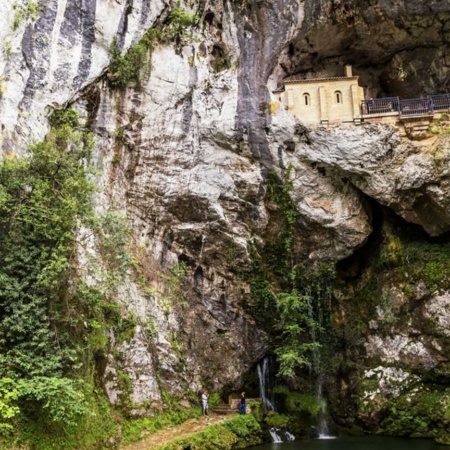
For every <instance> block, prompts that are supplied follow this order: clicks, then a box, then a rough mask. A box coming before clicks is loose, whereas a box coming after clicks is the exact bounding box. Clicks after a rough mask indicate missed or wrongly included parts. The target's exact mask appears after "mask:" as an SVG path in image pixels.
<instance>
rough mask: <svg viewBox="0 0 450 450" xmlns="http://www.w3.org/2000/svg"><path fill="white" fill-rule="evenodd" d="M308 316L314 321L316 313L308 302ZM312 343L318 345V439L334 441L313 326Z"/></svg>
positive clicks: (315, 363) (315, 361)
mask: <svg viewBox="0 0 450 450" xmlns="http://www.w3.org/2000/svg"><path fill="white" fill-rule="evenodd" d="M308 311H309V312H308V315H309V317H310V318H311V319H313V320H314V312H313V307H312V305H311V302H310V301H309V300H308ZM320 316H321V315H320V314H319V332H320V325H321V320H320V319H321V317H320ZM311 341H312V342H313V343H314V344H316V345H314V346H313V360H312V374H313V375H314V376H315V378H316V386H315V391H316V392H315V393H316V399H317V403H318V404H319V405H320V411H319V413H318V416H317V432H318V439H333V438H334V436H330V435H329V429H328V423H327V402H326V400H325V399H324V398H323V395H322V389H323V373H322V360H321V355H320V350H319V346H318V345H317V344H318V340H317V337H316V327H315V326H313V327H312V329H311Z"/></svg>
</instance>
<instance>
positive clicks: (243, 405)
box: [239, 392, 246, 414]
mask: <svg viewBox="0 0 450 450" xmlns="http://www.w3.org/2000/svg"><path fill="white" fill-rule="evenodd" d="M239 414H246V411H245V392H243V393H242V394H241V402H240V403H239Z"/></svg>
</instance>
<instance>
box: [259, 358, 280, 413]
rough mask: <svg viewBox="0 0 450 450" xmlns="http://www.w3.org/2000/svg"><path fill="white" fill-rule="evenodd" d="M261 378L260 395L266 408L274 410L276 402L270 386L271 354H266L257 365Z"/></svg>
mask: <svg viewBox="0 0 450 450" xmlns="http://www.w3.org/2000/svg"><path fill="white" fill-rule="evenodd" d="M256 371H257V373H258V380H259V395H260V397H261V399H262V401H263V403H264V409H265V410H266V412H267V411H273V410H275V408H274V402H273V399H271V389H270V388H271V386H270V356H265V357H264V358H263V359H262V360H261V361H260V362H259V363H258V364H257V366H256Z"/></svg>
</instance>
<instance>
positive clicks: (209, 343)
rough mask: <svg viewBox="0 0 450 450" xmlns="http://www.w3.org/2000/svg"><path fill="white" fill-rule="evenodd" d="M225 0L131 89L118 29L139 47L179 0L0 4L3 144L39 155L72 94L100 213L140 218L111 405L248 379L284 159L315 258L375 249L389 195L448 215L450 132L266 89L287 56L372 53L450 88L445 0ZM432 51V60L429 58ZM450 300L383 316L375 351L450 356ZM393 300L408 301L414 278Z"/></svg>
mask: <svg viewBox="0 0 450 450" xmlns="http://www.w3.org/2000/svg"><path fill="white" fill-rule="evenodd" d="M191 3H192V2H181V3H180V6H179V7H180V8H183V9H184V8H186V9H189V8H191V6H190V4H191ZM210 3H212V2H203V1H201V2H195V7H194V8H193V12H195V13H197V14H198V16H199V19H198V20H197V23H196V26H195V27H194V28H189V29H184V30H181V31H180V32H179V35H178V36H177V38H176V39H174V42H169V43H167V42H160V43H158V44H157V45H155V48H154V49H153V50H152V52H151V64H149V65H148V66H147V67H146V68H142V69H143V70H142V71H141V72H142V73H141V80H140V83H137V84H136V85H130V86H129V87H127V88H126V89H114V88H113V87H112V86H111V83H110V82H109V81H108V77H107V76H106V75H105V73H106V71H107V69H108V65H109V64H110V52H109V49H110V46H111V44H112V42H113V38H115V39H116V42H117V45H118V47H119V48H120V49H123V52H124V53H125V51H126V50H127V49H129V48H130V47H131V46H132V45H133V44H135V43H136V42H138V41H139V40H140V39H141V37H142V36H143V35H144V33H145V32H146V30H147V29H148V28H150V27H152V26H154V27H158V28H163V27H164V24H167V21H168V20H170V12H171V11H172V10H173V9H174V8H175V7H176V5H177V2H174V1H152V2H147V1H137V0H134V1H129V0H121V1H119V0H115V1H107V0H92V1H91V0H85V1H84V2H82V7H80V5H79V2H77V1H75V0H47V1H46V2H43V4H42V5H43V6H42V8H41V9H39V10H38V11H37V12H36V11H33V10H32V9H30V8H29V6H27V5H28V3H27V2H25V1H24V2H23V3H20V2H19V3H18V2H13V1H12V0H6V1H3V2H2V3H1V4H0V25H1V27H0V39H1V42H3V46H4V50H3V53H2V55H1V57H0V119H1V125H2V135H1V139H2V140H1V152H2V156H9V157H11V155H12V154H13V153H14V152H17V153H18V154H19V155H22V156H23V155H24V154H26V144H27V142H30V141H31V140H39V139H42V138H43V137H44V136H45V134H46V132H47V131H48V129H49V123H48V117H49V115H50V114H51V112H52V111H53V110H55V109H61V108H64V107H65V106H67V105H72V106H73V107H75V108H76V109H77V110H78V111H79V112H80V114H81V115H82V117H83V119H84V120H85V123H86V125H87V126H88V127H89V128H90V129H91V130H92V131H93V133H94V136H95V139H96V149H95V152H94V155H93V162H94V164H95V165H96V168H97V169H98V176H97V182H98V185H99V192H98V194H97V195H96V199H95V204H96V210H97V212H98V214H99V215H101V214H103V213H105V212H106V211H118V212H121V213H122V214H123V215H125V216H126V218H127V221H128V225H129V228H130V230H131V234H132V245H131V250H130V253H132V256H133V261H134V263H135V264H134V269H130V270H129V271H128V272H127V274H126V275H125V276H124V277H123V278H122V279H121V280H120V283H118V285H117V286H115V291H114V297H115V300H116V301H117V303H118V304H119V305H121V307H122V309H123V311H122V313H123V314H131V315H132V316H133V317H134V318H135V320H136V328H135V330H134V333H132V334H133V336H131V337H129V338H127V339H125V340H124V341H123V342H118V341H117V339H116V338H117V337H116V336H113V335H112V336H110V341H111V343H112V344H111V348H110V354H109V355H108V356H107V361H106V367H105V368H104V374H103V375H104V383H105V386H106V390H107V392H108V395H109V398H110V400H111V402H113V403H114V402H118V401H120V399H121V396H123V394H124V392H125V393H126V395H128V396H130V397H131V401H132V403H135V404H137V405H139V404H143V403H146V402H150V403H152V402H153V404H154V405H157V404H159V403H160V402H161V398H162V392H163V391H165V392H167V391H168V392H170V393H172V394H181V395H182V394H185V393H186V392H187V391H189V390H191V391H195V392H197V391H198V390H200V389H202V388H205V387H206V388H208V389H211V390H220V389H222V388H224V387H228V388H234V389H236V388H238V387H239V386H240V384H241V383H242V379H243V376H244V374H245V373H246V372H247V371H249V370H250V369H251V368H252V366H253V365H254V364H255V363H256V362H257V361H258V360H259V359H260V358H261V357H262V356H263V355H264V354H265V353H266V352H267V351H268V349H269V348H270V346H271V342H270V340H269V338H268V336H267V335H266V334H265V333H264V332H263V331H262V330H261V329H259V328H258V326H257V325H256V323H255V321H254V319H253V318H252V317H251V315H250V314H249V313H248V305H249V304H251V301H252V299H251V296H250V291H249V286H248V283H247V282H246V281H245V280H244V279H243V277H242V276H240V275H238V274H237V273H238V272H239V271H238V270H237V269H243V268H246V267H248V265H249V260H250V254H249V243H250V242H251V241H255V242H265V240H267V239H269V238H270V236H271V231H270V230H269V223H270V220H271V217H272V215H273V211H272V210H271V208H270V207H269V206H268V205H267V201H266V198H265V194H266V185H265V180H266V178H267V175H268V174H269V173H270V172H272V171H273V172H275V173H276V174H277V176H278V177H279V179H280V180H281V179H283V177H284V176H285V174H286V172H287V170H288V168H290V169H291V176H292V182H293V190H292V193H291V195H292V197H293V199H294V202H295V205H296V207H297V209H298V212H299V216H298V226H299V229H301V233H299V236H298V253H299V255H300V257H301V259H302V260H304V261H305V262H306V263H311V262H316V261H320V262H322V261H327V262H332V263H335V262H337V261H340V260H345V258H348V257H351V255H352V254H354V253H355V251H357V250H358V249H359V248H361V247H363V246H364V245H365V244H366V243H367V242H368V240H369V238H370V236H372V235H373V232H374V222H376V220H375V219H374V217H373V216H374V209H373V208H372V205H373V203H375V202H376V203H377V204H380V205H383V206H385V207H386V208H389V209H390V210H392V211H394V212H395V213H396V214H397V215H398V216H400V217H402V218H403V219H405V220H406V221H408V222H410V223H413V224H417V225H419V226H420V227H422V228H423V229H424V230H425V231H426V232H427V233H428V235H429V236H439V235H442V234H443V233H445V232H447V231H448V230H449V229H450V213H449V211H450V208H449V206H450V205H449V200H448V199H449V195H448V194H449V186H448V165H449V155H448V137H447V136H445V135H440V136H435V137H431V138H430V140H429V141H422V142H421V143H420V144H417V143H413V142H410V141H408V140H405V139H404V138H402V137H401V136H400V134H399V133H398V130H396V129H394V128H392V127H389V126H382V125H370V126H361V127H351V128H341V127H336V128H332V129H321V128H318V129H315V130H308V129H306V128H304V127H303V126H302V125H301V124H300V123H298V121H296V120H295V119H294V118H293V117H292V116H291V115H290V114H289V113H288V112H287V111H285V110H283V109H282V108H281V107H280V105H277V104H276V102H272V103H271V101H272V100H273V99H271V96H270V91H269V89H268V86H269V85H270V86H275V85H277V84H278V83H279V81H280V80H281V77H282V76H284V75H285V74H286V73H289V74H292V73H295V72H302V71H307V70H309V71H311V70H312V72H311V73H313V74H316V75H320V74H322V73H323V72H324V71H328V73H330V71H331V72H332V71H333V70H337V67H338V66H339V67H340V65H341V63H343V62H344V61H345V62H349V63H352V62H355V61H360V62H359V65H357V66H356V68H357V71H358V70H359V71H360V72H361V73H362V74H363V77H362V79H363V84H364V82H365V83H366V85H367V86H368V87H370V88H371V92H374V93H379V92H383V93H389V94H390V93H393V92H394V91H395V90H396V89H397V88H398V89H400V91H401V92H400V91H399V92H398V94H400V93H403V92H404V93H405V94H409V93H410V92H412V89H413V86H414V87H415V88H416V91H415V92H414V95H415V96H416V95H421V94H426V93H430V92H431V91H434V92H438V91H442V90H445V89H446V88H447V87H448V66H449V65H450V63H449V64H447V62H446V61H447V60H448V59H449V57H450V56H449V55H448V46H447V47H446V46H445V43H447V42H448V39H449V36H450V35H449V33H450V28H449V26H448V24H449V23H450V20H449V17H450V16H449V10H450V7H449V6H448V5H446V4H445V2H435V1H429V2H422V1H418V0H417V1H408V2H406V1H404V2H400V1H395V2H387V1H386V2H385V1H383V0H379V1H370V2H367V3H368V4H367V5H366V4H361V2H356V1H347V2H340V1H332V2H316V1H313V0H307V1H300V0H274V1H272V2H254V1H247V2H245V1H244V2H231V1H225V0H224V1H217V2H214V4H210ZM363 3H364V2H363ZM16 13H19V14H18V15H17V14H16ZM419 30H421V31H420V33H422V31H423V30H426V36H425V37H424V35H423V33H422V34H420V33H419ZM424 32H425V31H424ZM331 35H333V36H335V38H334V39H329V36H331ZM373 36H375V38H373ZM417 36H421V37H420V39H419V38H417ZM425 47H426V49H424V48H425ZM425 53H426V54H427V59H426V60H425V61H426V64H427V67H431V68H432V71H431V74H427V75H425V74H423V73H422V74H421V73H420V67H419V66H417V60H418V58H417V56H420V55H423V54H425ZM332 55H338V56H332ZM361 55H364V58H361ZM438 61H439V62H440V61H443V63H442V64H437V62H438ZM423 64H425V62H423ZM373 65H376V66H377V69H376V70H372V69H371V68H372V66H373ZM146 69H147V70H146ZM402 78H403V79H402ZM418 80H420V83H418ZM400 81H401V83H403V84H401V83H400ZM399 83H400V84H399ZM417 86H420V88H417ZM369 199H372V200H369ZM80 233H81V231H80ZM86 242H87V244H86V245H85V246H84V247H83V246H81V247H80V248H79V249H78V250H79V256H80V258H79V259H80V268H79V271H80V273H82V274H83V276H84V277H85V279H86V280H87V282H88V283H89V284H91V285H101V281H102V276H99V275H98V273H99V272H101V271H102V270H106V269H105V268H104V267H101V255H100V254H99V251H98V245H97V241H96V238H95V237H92V238H91V240H87V241H86ZM99 261H100V262H99ZM99 267H101V270H100V269H99ZM397 287H398V286H397ZM399 291H400V288H399ZM390 295H391V297H392V294H390ZM447 297H448V291H445V292H439V293H436V295H434V296H432V297H429V298H428V299H427V301H426V302H424V304H423V306H422V308H421V309H420V310H417V314H418V316H417V317H419V316H420V318H421V320H422V319H423V320H422V321H421V322H420V321H419V319H417V323H414V324H411V325H410V324H409V323H408V324H406V323H405V324H404V327H403V328H401V327H399V329H393V330H392V333H391V336H386V335H385V334H384V333H382V332H378V331H377V329H376V328H374V329H373V330H372V331H371V333H370V334H368V335H367V336H366V341H365V343H364V348H365V351H366V356H367V360H368V361H371V360H372V359H373V360H375V359H378V360H379V361H381V362H382V363H383V364H387V365H390V364H394V363H398V362H401V364H402V366H404V369H405V370H407V369H411V370H412V369H417V368H418V367H426V366H427V364H428V365H433V364H435V362H436V361H439V360H441V359H442V358H444V355H445V354H446V349H444V350H442V348H444V347H442V345H441V344H440V343H438V342H437V341H436V342H435V341H433V339H431V338H429V337H428V335H427V333H425V330H426V327H435V328H436V330H437V332H438V333H440V334H441V335H442V337H445V336H447V328H448V327H447V322H446V318H445V315H442V314H441V309H442V308H444V307H445V308H447V306H448V305H447V303H448V301H447V300H448V298H447ZM392 298H393V297H392ZM395 301H396V302H397V303H398V305H399V306H398V307H399V308H400V307H401V305H402V299H401V294H400V293H399V294H398V296H397V297H396V300H395ZM394 303H395V302H394ZM343 309H345V307H343ZM419 312H420V314H419ZM380 314H381V313H380ZM374 317H375V316H374ZM374 317H368V320H370V319H372V320H375V318H374ZM419 322H420V323H419ZM405 327H406V328H405ZM400 328H401V329H400ZM422 335H424V336H425V337H423V336H422ZM412 336H415V337H414V338H412ZM113 350H114V351H113ZM113 354H114V355H115V357H113ZM377 363H378V362H377ZM367 364H370V362H368V363H367ZM120 373H122V374H123V373H125V374H127V379H128V383H129V384H128V388H127V389H128V390H124V387H123V386H122V385H121V384H120V378H121V377H120Z"/></svg>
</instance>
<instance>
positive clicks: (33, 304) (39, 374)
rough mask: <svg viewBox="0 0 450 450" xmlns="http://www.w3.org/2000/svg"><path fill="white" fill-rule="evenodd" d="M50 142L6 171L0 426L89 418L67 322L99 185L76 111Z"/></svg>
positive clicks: (0, 220)
mask: <svg viewBox="0 0 450 450" xmlns="http://www.w3.org/2000/svg"><path fill="white" fill-rule="evenodd" d="M52 124H53V128H52V130H51V132H50V133H49V135H48V136H47V138H46V139H45V140H44V141H43V142H40V143H37V144H34V145H33V146H32V147H31V148H30V149H29V156H28V157H27V158H23V159H5V160H4V161H3V162H2V163H1V164H0V423H2V424H3V425H2V426H3V427H6V426H8V425H10V422H11V420H12V419H13V418H14V416H15V415H16V414H17V411H18V410H17V408H20V410H21V412H22V413H23V414H24V415H27V414H32V413H39V411H41V413H45V414H46V415H47V416H48V418H49V419H50V420H53V421H60V422H64V423H66V424H70V423H72V422H73V421H74V420H75V418H76V417H77V416H78V415H80V414H82V413H84V412H85V403H84V396H83V393H82V391H81V390H80V389H79V383H76V382H75V381H74V380H73V379H70V378H68V375H69V374H71V373H73V371H74V368H75V367H76V366H77V364H78V363H79V361H78V357H79V354H78V352H77V348H76V346H75V345H74V344H73V343H72V337H71V335H70V331H69V328H70V327H67V326H65V324H64V322H65V321H67V319H68V318H69V317H70V315H71V314H70V310H71V308H73V305H71V304H70V302H71V292H72V294H73V293H74V291H76V286H71V285H70V283H69V274H70V271H71V265H72V263H73V260H74V243H75V239H76V230H77V226H78V223H79V221H82V220H84V219H85V218H87V217H88V216H89V215H90V213H91V197H92V193H93V192H94V184H93V183H92V181H90V180H89V176H88V170H87V169H86V167H85V164H84V162H83V161H84V160H85V158H86V157H88V155H89V152H90V150H91V147H92V137H91V136H90V134H89V133H87V132H86V131H85V130H83V129H82V128H80V126H79V124H78V115H77V113H76V112H75V111H73V110H66V111H63V112H59V113H57V114H56V115H55V116H54V117H53V119H52Z"/></svg>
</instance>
